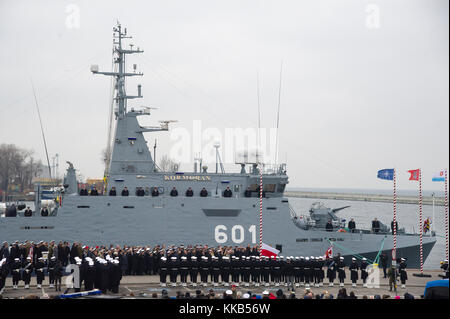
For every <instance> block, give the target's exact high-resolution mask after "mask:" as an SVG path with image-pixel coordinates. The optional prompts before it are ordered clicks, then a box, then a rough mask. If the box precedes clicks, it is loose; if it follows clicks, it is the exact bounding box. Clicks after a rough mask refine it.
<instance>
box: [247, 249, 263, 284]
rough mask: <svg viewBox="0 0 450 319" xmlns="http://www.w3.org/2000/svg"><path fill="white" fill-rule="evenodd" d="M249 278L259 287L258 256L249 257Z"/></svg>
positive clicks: (259, 266)
mask: <svg viewBox="0 0 450 319" xmlns="http://www.w3.org/2000/svg"><path fill="white" fill-rule="evenodd" d="M250 274H251V280H252V282H253V284H254V285H255V286H256V287H259V279H260V277H261V264H260V261H259V257H258V256H252V257H251V269H250Z"/></svg>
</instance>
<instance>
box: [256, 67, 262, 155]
mask: <svg viewBox="0 0 450 319" xmlns="http://www.w3.org/2000/svg"><path fill="white" fill-rule="evenodd" d="M256 95H257V99H258V134H257V135H258V143H257V146H256V163H258V162H259V150H260V149H261V105H260V100H259V72H256Z"/></svg>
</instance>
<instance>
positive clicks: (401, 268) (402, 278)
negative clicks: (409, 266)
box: [398, 258, 408, 289]
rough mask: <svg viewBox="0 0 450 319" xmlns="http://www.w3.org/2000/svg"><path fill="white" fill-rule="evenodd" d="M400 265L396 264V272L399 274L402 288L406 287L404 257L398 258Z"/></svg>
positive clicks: (406, 275)
mask: <svg viewBox="0 0 450 319" xmlns="http://www.w3.org/2000/svg"><path fill="white" fill-rule="evenodd" d="M400 260H401V261H400V265H399V266H398V272H399V274H400V281H401V282H402V289H405V288H406V280H407V279H408V274H407V273H406V259H405V258H401V259H400Z"/></svg>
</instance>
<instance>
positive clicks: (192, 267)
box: [189, 256, 199, 287]
mask: <svg viewBox="0 0 450 319" xmlns="http://www.w3.org/2000/svg"><path fill="white" fill-rule="evenodd" d="M198 270H199V263H198V261H197V256H191V261H190V262H189V277H190V279H191V284H192V286H193V287H197V276H198Z"/></svg>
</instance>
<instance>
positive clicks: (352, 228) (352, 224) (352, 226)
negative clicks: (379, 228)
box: [348, 218, 356, 233]
mask: <svg viewBox="0 0 450 319" xmlns="http://www.w3.org/2000/svg"><path fill="white" fill-rule="evenodd" d="M348 229H349V230H350V232H351V233H354V232H355V230H356V223H355V220H354V219H353V218H352V219H350V221H349V222H348Z"/></svg>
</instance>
